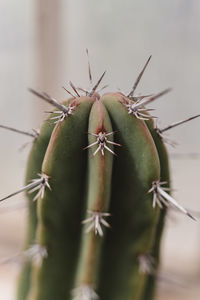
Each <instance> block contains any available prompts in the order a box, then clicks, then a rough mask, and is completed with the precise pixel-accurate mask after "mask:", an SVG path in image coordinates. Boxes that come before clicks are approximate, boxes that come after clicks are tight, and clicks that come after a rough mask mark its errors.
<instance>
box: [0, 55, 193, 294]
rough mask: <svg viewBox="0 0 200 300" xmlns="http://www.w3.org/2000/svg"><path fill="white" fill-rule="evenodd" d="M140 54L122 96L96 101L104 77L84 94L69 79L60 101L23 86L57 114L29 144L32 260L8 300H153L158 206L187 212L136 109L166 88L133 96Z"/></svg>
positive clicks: (154, 135)
mask: <svg viewBox="0 0 200 300" xmlns="http://www.w3.org/2000/svg"><path fill="white" fill-rule="evenodd" d="M149 60H150V58H149V59H148V61H147V63H146V64H145V66H144V68H143V70H142V72H141V73H140V74H139V76H138V78H137V80H136V83H135V85H134V87H133V89H132V91H131V92H130V93H129V94H128V96H125V95H124V94H122V93H107V94H105V95H103V96H102V97H100V95H99V94H98V93H96V89H97V87H98V85H99V84H100V82H101V80H102V78H103V76H104V74H105V73H103V75H102V76H101V78H100V80H99V81H98V82H97V84H96V85H95V86H94V88H93V89H92V91H91V92H86V96H80V95H79V93H78V91H77V90H76V88H75V87H74V86H73V84H72V83H71V86H72V88H73V90H74V91H75V92H76V96H75V97H73V98H71V99H69V100H67V101H66V102H64V103H63V104H59V103H58V102H57V101H56V100H55V99H52V98H51V97H49V96H48V95H46V94H39V93H37V92H34V91H33V92H34V93H35V94H36V95H38V96H39V97H41V98H43V99H44V100H46V101H47V102H49V103H51V104H52V105H54V106H56V108H57V110H56V111H54V112H53V113H51V115H50V117H49V118H48V119H49V120H48V121H49V122H45V123H44V125H43V126H42V128H41V131H40V134H39V135H38V136H37V137H36V138H35V140H34V144H33V147H32V150H31V153H30V156H29V161H28V168H27V175H26V187H25V188H23V189H21V190H20V191H22V190H24V189H27V190H28V192H27V196H28V198H29V226H28V232H27V245H26V247H27V248H29V249H31V251H32V252H30V253H32V254H31V255H32V256H31V257H33V256H34V257H35V258H38V257H39V258H40V260H39V261H38V259H37V260H36V259H34V260H33V259H32V260H30V261H27V262H26V263H25V265H24V269H23V272H22V274H21V278H20V284H19V289H18V297H17V298H18V300H47V299H48V300H55V299H60V300H95V299H101V300H111V299H112V300H113V299H115V300H121V299H123V300H132V299H134V300H147V299H148V300H152V299H153V297H154V286H155V272H156V268H157V265H158V261H159V247H160V240H161V236H162V230H163V226H164V218H165V206H166V205H167V203H170V204H171V205H173V206H175V207H176V208H178V209H179V210H181V211H182V212H183V213H185V214H187V215H188V216H190V217H191V218H193V217H192V216H191V215H190V213H189V212H188V211H187V210H186V209H184V208H183V207H181V206H180V205H179V204H178V203H177V202H176V201H175V200H174V199H173V198H172V197H171V196H170V194H169V191H168V188H169V184H170V182H169V181H170V178H169V166H168V157H167V152H166V149H165V146H164V144H163V139H162V136H161V131H159V130H158V129H157V128H155V127H154V123H153V121H152V117H151V116H150V114H149V110H148V109H146V108H145V105H147V104H148V103H150V102H152V101H153V100H155V99H156V98H158V97H160V96H162V95H164V94H165V93H167V92H168V90H165V91H163V92H161V93H159V94H157V95H154V96H149V97H148V98H147V100H144V101H142V100H143V99H144V98H146V96H141V97H134V91H135V88H136V87H137V84H138V83H139V80H140V78H141V76H142V74H143V72H144V70H145V68H146V66H147V64H148V62H149ZM90 77H91V74H90ZM195 117H197V116H195ZM193 118H194V117H193ZM191 119H192V118H191ZM179 123H183V122H179ZM163 131H164V130H163ZM14 194H15V193H14ZM14 194H12V195H14ZM10 196H11V195H10ZM10 196H8V197H10ZM8 197H5V198H3V199H1V201H3V200H5V199H7V198H8ZM152 202H153V207H152ZM160 208H164V209H163V210H161V209H160ZM33 245H35V246H34V247H35V248H34V247H33V248H31V247H32V246H33ZM150 254H152V255H153V257H154V260H155V265H154V269H153V272H152V266H151V264H149V265H148V263H149V262H148V259H147V258H148V256H149V255H150Z"/></svg>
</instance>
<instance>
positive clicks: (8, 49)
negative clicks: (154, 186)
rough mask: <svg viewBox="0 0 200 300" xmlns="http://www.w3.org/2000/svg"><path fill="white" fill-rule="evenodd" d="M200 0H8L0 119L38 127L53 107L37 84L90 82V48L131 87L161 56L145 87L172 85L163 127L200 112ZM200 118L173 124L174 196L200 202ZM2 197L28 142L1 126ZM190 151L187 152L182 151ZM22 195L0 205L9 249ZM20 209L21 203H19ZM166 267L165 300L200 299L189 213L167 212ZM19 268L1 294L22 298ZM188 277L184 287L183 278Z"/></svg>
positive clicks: (7, 268) (98, 63) (113, 79)
mask: <svg viewBox="0 0 200 300" xmlns="http://www.w3.org/2000/svg"><path fill="white" fill-rule="evenodd" d="M199 20H200V1H198V0H190V1H188V0H173V1H172V0H170V1H161V0H152V1H144V0H135V1H133V0H123V1H122V0H121V1H120V0H118V1H117V0H101V1H97V0H68V1H64V0H57V1H56V0H54V1H53V0H35V1H34V0H26V1H25V0H21V1H20V2H19V1H14V0H0V99H1V100H0V123H1V124H4V125H10V126H14V127H17V128H20V129H27V130H29V129H31V128H38V127H39V125H40V123H41V120H42V119H43V118H44V116H45V115H44V113H43V111H44V110H46V109H47V108H49V107H47V106H46V105H44V104H41V101H40V100H39V99H36V98H35V97H33V96H32V95H30V94H29V93H28V91H27V88H28V87H33V88H36V89H38V90H45V91H46V92H48V93H50V94H51V95H52V96H54V97H56V98H57V99H58V100H61V99H64V98H65V97H66V96H67V95H66V93H65V92H64V91H63V90H62V89H61V87H62V85H65V86H67V84H68V81H69V80H72V81H73V82H74V83H75V84H77V85H81V86H82V87H88V86H89V82H88V74H87V58H86V54H85V49H86V48H88V49H89V51H90V61H91V65H92V72H93V77H94V78H95V79H97V78H98V77H99V76H100V75H101V73H102V72H103V71H104V70H105V69H106V70H107V74H106V77H105V80H104V83H108V84H109V86H110V87H109V89H108V90H112V91H113V90H114V91H115V90H117V89H118V88H120V89H121V90H122V91H124V92H128V91H129V90H130V88H131V86H132V84H133V81H134V80H135V78H136V76H137V74H138V73H139V71H140V70H141V68H142V66H143V65H144V63H145V61H146V59H147V57H148V56H149V55H150V54H152V55H153V57H152V60H151V63H150V65H149V66H148V69H147V71H146V73H145V75H144V77H143V79H142V82H141V83H140V85H139V86H138V89H137V92H138V93H154V92H158V91H161V90H162V89H164V88H166V87H173V91H172V92H171V93H170V94H169V95H167V96H165V97H163V98H162V99H159V100H158V101H157V102H156V103H155V104H153V105H152V107H154V108H156V109H157V110H156V115H157V116H159V117H160V120H161V126H165V125H168V124H169V123H171V122H174V121H177V120H181V119H183V118H186V117H189V116H191V115H194V114H198V113H200V97H199V88H200V21H199ZM199 129H200V120H194V121H192V122H191V123H190V124H187V125H183V126H182V127H180V128H177V129H174V130H173V131H171V132H170V137H171V139H172V140H175V141H177V142H178V143H179V145H178V146H177V147H176V148H175V149H173V148H171V147H169V151H170V153H173V155H171V168H172V171H173V187H174V189H175V190H174V197H175V198H176V199H177V200H178V201H179V202H180V203H182V204H183V205H184V206H186V207H188V208H191V209H193V210H197V211H200V196H199V178H200V175H199V173H200V159H199V156H198V155H197V156H195V157H193V156H191V155H189V156H188V155H187V154H188V153H189V154H190V153H197V154H199V153H200V137H199ZM0 140H1V147H0V166H1V167H0V182H1V187H0V196H5V195H6V194H8V193H10V192H12V191H15V190H16V189H17V188H18V187H21V186H22V185H23V180H24V170H25V163H26V158H27V155H28V152H29V149H28V148H26V149H25V150H24V151H23V152H19V151H18V149H19V148H20V146H21V145H22V144H23V143H25V142H27V141H29V140H30V139H29V138H28V137H23V136H20V135H17V134H15V133H10V132H6V131H4V130H1V131H0ZM183 154H186V155H183ZM23 203H24V199H23V196H22V195H19V196H16V197H15V198H13V199H10V200H8V201H7V202H6V203H4V204H1V205H0V244H1V247H0V258H1V259H3V258H5V257H10V256H12V255H14V254H16V253H17V252H18V251H21V249H22V247H23V239H24V232H25V217H26V209H25V208H19V207H18V205H19V204H20V205H23ZM15 208H16V209H15ZM162 257H163V264H162V265H163V272H164V274H165V276H166V275H167V274H168V277H170V278H171V279H172V282H167V281H166V280H165V281H164V282H162V283H161V284H160V289H159V292H158V296H157V300H163V299H167V300H170V299H176V300H178V299H179V298H180V299H192V300H196V299H199V298H200V292H199V291H198V288H197V286H198V285H199V282H200V223H199V222H193V221H191V220H190V219H188V218H187V217H185V216H182V215H180V214H176V213H175V214H173V216H172V217H170V218H169V219H168V222H167V228H166V231H165V235H164V240H163V247H162ZM17 274H18V267H16V265H13V264H7V265H0V295H1V297H2V299H4V300H14V292H15V281H16V278H17ZM182 286H183V287H182Z"/></svg>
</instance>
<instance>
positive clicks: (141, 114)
mask: <svg viewBox="0 0 200 300" xmlns="http://www.w3.org/2000/svg"><path fill="white" fill-rule="evenodd" d="M150 58H151V57H149V59H148V61H147V63H146V64H145V66H144V68H143V70H142V72H141V73H140V74H139V76H138V78H137V80H136V82H135V84H134V86H133V89H132V90H131V92H130V93H129V94H128V95H127V96H123V105H124V106H125V107H126V109H127V113H128V114H133V115H134V116H135V117H136V118H138V119H140V120H144V121H148V120H149V119H152V116H150V115H149V114H148V111H150V110H151V109H146V108H145V106H146V105H147V104H149V103H151V102H152V101H154V100H156V99H157V98H159V97H161V96H163V95H164V94H166V93H167V92H169V90H170V89H167V90H164V91H162V92H160V93H158V94H156V95H153V96H151V95H145V96H139V97H136V96H134V93H135V89H136V87H137V85H138V83H139V81H140V79H141V77H142V75H143V73H144V70H145V69H146V67H147V65H148V63H149V61H150ZM89 70H90V67H89ZM89 74H90V81H91V71H89ZM104 75H105V72H104V73H103V74H102V76H101V77H100V79H99V80H98V82H97V84H95V86H94V87H93V88H92V90H91V91H90V92H87V91H85V94H86V96H88V97H92V96H94V95H95V93H96V89H97V88H98V86H99V84H100V82H101V81H102V79H103V77H104ZM70 85H71V87H72V89H73V91H74V92H75V94H76V95H75V96H74V95H73V94H72V93H71V92H70V94H71V95H72V96H73V100H72V101H71V103H70V104H69V105H68V106H65V105H63V104H60V103H59V102H58V101H57V100H55V99H54V98H51V97H50V96H49V95H47V94H46V93H42V94H41V93H38V92H36V91H34V90H31V92H33V93H34V94H35V95H37V96H39V97H40V98H42V99H43V100H45V101H47V102H48V103H50V104H52V105H53V106H54V107H56V108H57V109H59V110H58V111H54V112H53V113H54V114H56V115H55V116H53V117H51V118H50V119H51V120H53V122H54V123H61V122H63V121H64V120H65V119H66V118H68V117H70V116H71V115H73V113H74V111H75V109H76V107H77V101H76V99H77V97H80V94H79V92H78V89H77V88H75V86H74V85H73V84H72V83H70ZM66 91H67V92H68V90H66ZM147 97H148V99H145V100H144V101H143V99H144V98H147ZM96 99H98V96H96ZM198 116H199V115H197V116H194V117H191V118H188V119H186V120H183V121H180V122H176V123H174V124H172V125H169V126H168V127H166V128H164V129H159V128H156V129H155V131H156V132H157V134H158V135H159V136H160V138H162V139H163V135H162V134H163V132H165V131H167V130H168V129H171V128H173V127H175V126H178V125H179V124H182V123H184V122H186V121H189V120H192V119H194V118H196V117H198ZM1 127H2V128H5V129H11V130H13V131H18V132H19V133H24V134H26V135H29V136H31V137H33V138H34V140H36V139H37V138H38V136H39V133H38V132H34V133H33V134H31V133H27V132H23V131H20V130H15V129H12V128H10V127H6V126H3V125H2V126H1ZM88 134H89V135H91V136H93V137H95V138H96V141H94V142H93V143H91V144H89V145H88V146H86V147H85V148H84V149H89V148H91V147H95V146H96V147H97V148H96V149H95V151H94V152H93V156H95V155H96V154H97V153H98V152H100V153H101V155H102V156H104V154H105V150H107V151H108V152H110V153H111V154H114V155H115V152H114V151H113V150H112V149H111V148H110V147H109V145H112V146H121V144H119V143H116V142H113V141H111V140H109V137H110V136H111V135H113V134H114V132H113V131H110V132H107V131H105V130H104V128H101V130H100V131H99V132H98V133H96V132H89V133H88ZM122 146H123V145H122ZM164 184H167V182H162V181H160V180H159V179H158V180H155V181H153V182H152V187H150V189H149V191H148V190H147V191H146V192H147V193H148V192H149V193H151V192H152V193H153V207H155V206H156V204H157V205H158V206H159V207H160V208H163V206H165V207H166V206H169V205H172V206H174V207H175V208H176V209H179V210H180V211H182V212H183V213H184V214H186V215H188V216H189V217H191V218H193V219H194V217H193V216H192V215H191V214H190V213H189V212H188V211H187V210H186V209H185V208H183V207H182V206H180V205H179V204H178V203H177V202H176V201H175V199H173V198H172V197H171V196H170V195H169V193H167V191H169V190H168V188H165V187H163V185H164ZM46 188H48V189H49V190H51V187H50V184H49V176H48V175H46V174H45V173H41V174H38V178H35V179H32V180H31V182H30V183H29V184H28V185H26V186H25V187H23V188H21V189H20V190H19V191H17V192H15V193H12V194H10V195H9V196H7V197H4V198H2V199H1V200H0V201H4V200H6V199H8V198H10V197H12V196H14V195H15V194H17V193H20V192H23V191H24V190H28V191H29V193H32V192H35V191H37V194H36V195H35V197H34V199H33V200H38V199H39V198H43V197H44V194H45V189H46ZM88 213H89V215H90V216H89V217H88V218H86V219H85V220H83V221H82V223H83V224H88V223H90V224H89V226H88V227H87V229H86V232H87V233H88V232H90V231H91V230H94V233H95V235H99V236H100V237H102V236H103V230H102V225H103V226H105V227H108V228H109V227H110V225H109V222H107V221H106V220H105V218H107V217H109V216H110V213H109V212H102V211H98V210H94V211H92V210H88ZM38 252H40V250H38ZM46 255H47V253H46V254H45V255H42V257H46ZM141 261H142V260H141ZM143 261H144V260H143ZM141 268H142V267H141ZM83 290H84V291H85V292H84V295H86V294H87V295H89V294H91V293H94V294H93V296H92V294H91V295H90V296H82V298H80V297H79V298H77V291H79V292H80V288H77V289H76V290H75V292H74V295H75V294H76V295H75V296H74V299H76V298H77V299H90V298H91V299H95V297H97V295H96V293H95V292H93V290H92V288H91V287H89V286H83V287H82V290H81V293H82V291H83ZM88 297H90V298H88Z"/></svg>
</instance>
